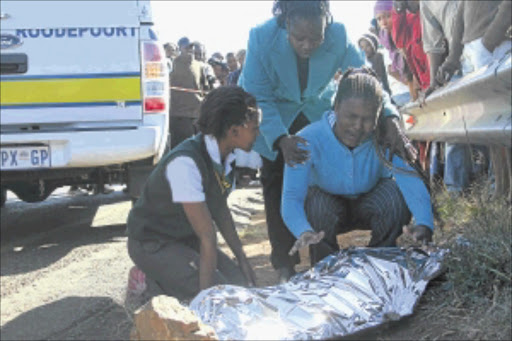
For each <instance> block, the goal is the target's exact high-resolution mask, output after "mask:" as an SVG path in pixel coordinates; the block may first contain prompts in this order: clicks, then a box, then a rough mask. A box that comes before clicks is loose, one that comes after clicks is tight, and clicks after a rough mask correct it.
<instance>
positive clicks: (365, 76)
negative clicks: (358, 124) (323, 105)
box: [334, 66, 384, 117]
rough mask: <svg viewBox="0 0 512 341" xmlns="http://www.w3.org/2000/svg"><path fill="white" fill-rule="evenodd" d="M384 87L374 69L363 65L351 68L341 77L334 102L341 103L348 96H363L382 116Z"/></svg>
mask: <svg viewBox="0 0 512 341" xmlns="http://www.w3.org/2000/svg"><path fill="white" fill-rule="evenodd" d="M383 91H384V90H383V89H382V84H381V82H380V80H379V77H378V76H377V74H376V73H375V71H373V70H372V69H370V68H368V67H366V66H363V67H361V68H359V69H354V68H349V69H348V70H347V71H346V72H345V73H344V74H343V76H342V77H341V79H340V81H339V84H338V92H337V93H336V99H335V100H334V104H335V106H336V105H339V104H340V103H341V102H342V101H343V100H344V99H347V98H354V97H355V98H362V99H364V100H365V101H368V102H369V103H371V104H372V107H373V108H374V109H375V111H376V112H377V115H379V117H380V111H381V110H380V108H382V102H383Z"/></svg>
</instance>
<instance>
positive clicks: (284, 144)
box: [279, 135, 309, 167]
mask: <svg viewBox="0 0 512 341" xmlns="http://www.w3.org/2000/svg"><path fill="white" fill-rule="evenodd" d="M299 143H302V144H304V145H306V144H307V141H306V140H305V139H303V138H302V137H300V136H297V135H288V136H283V137H282V138H281V139H280V140H279V148H280V149H281V153H283V159H284V162H285V163H286V164H287V165H288V166H290V167H293V166H295V164H297V163H304V162H306V161H307V160H308V159H309V152H308V151H307V150H304V149H301V148H300V147H299V145H298V144H299Z"/></svg>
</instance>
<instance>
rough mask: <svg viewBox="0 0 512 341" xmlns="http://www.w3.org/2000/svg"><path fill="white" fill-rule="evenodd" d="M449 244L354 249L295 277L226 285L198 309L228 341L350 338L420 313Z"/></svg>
mask: <svg viewBox="0 0 512 341" xmlns="http://www.w3.org/2000/svg"><path fill="white" fill-rule="evenodd" d="M446 252H447V250H440V249H435V250H434V251H430V252H429V253H426V252H424V251H422V250H419V249H407V250H406V249H403V248H352V249H348V250H342V251H340V252H338V253H335V254H333V255H330V256H328V257H326V258H324V259H323V260H322V261H320V262H318V263H317V264H316V265H315V266H314V267H313V268H311V269H310V270H309V271H307V272H304V273H300V274H297V275H295V276H293V277H292V278H291V279H290V280H289V281H288V282H287V283H285V284H281V285H276V286H269V287H264V288H243V287H238V286H233V285H218V286H215V287H212V288H209V289H207V290H203V291H201V292H200V293H199V294H198V295H197V296H196V297H195V298H194V299H193V300H192V302H191V303H190V309H191V310H192V311H194V312H195V313H196V314H197V316H198V317H199V318H200V319H201V320H202V321H203V322H204V323H206V324H208V325H210V326H211V327H213V328H214V329H215V331H216V332H217V335H218V337H219V338H220V339H221V340H264V339H269V340H321V339H328V338H333V337H340V336H346V335H350V334H353V333H356V332H358V331H361V330H363V329H367V328H371V327H375V326H377V325H379V324H382V323H385V322H387V321H390V320H398V319H400V318H401V317H403V316H406V315H410V314H412V312H413V308H414V306H415V304H416V303H417V302H418V300H419V298H420V297H421V295H422V294H423V292H424V291H425V288H426V286H427V283H428V281H429V280H431V279H432V278H434V277H436V276H437V275H438V274H439V273H440V272H441V271H442V260H443V258H444V256H445V254H446Z"/></svg>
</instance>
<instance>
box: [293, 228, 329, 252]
mask: <svg viewBox="0 0 512 341" xmlns="http://www.w3.org/2000/svg"><path fill="white" fill-rule="evenodd" d="M324 236H325V232H324V231H320V232H314V231H306V232H303V233H302V234H301V235H300V237H299V239H297V241H296V242H295V244H293V247H292V248H291V249H290V252H288V254H289V255H290V256H293V255H294V254H296V253H297V251H299V250H300V249H302V248H303V247H306V246H309V245H311V244H318V243H320V241H321V240H322V239H323V238H324Z"/></svg>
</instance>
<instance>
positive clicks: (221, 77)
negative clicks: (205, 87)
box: [208, 57, 229, 87]
mask: <svg viewBox="0 0 512 341" xmlns="http://www.w3.org/2000/svg"><path fill="white" fill-rule="evenodd" d="M208 64H210V65H211V67H212V68H213V73H214V74H215V78H217V83H216V85H214V87H219V86H224V85H228V83H227V82H228V75H229V67H228V65H227V64H226V63H224V62H222V61H221V60H220V59H218V58H216V57H212V58H210V59H209V60H208Z"/></svg>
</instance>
